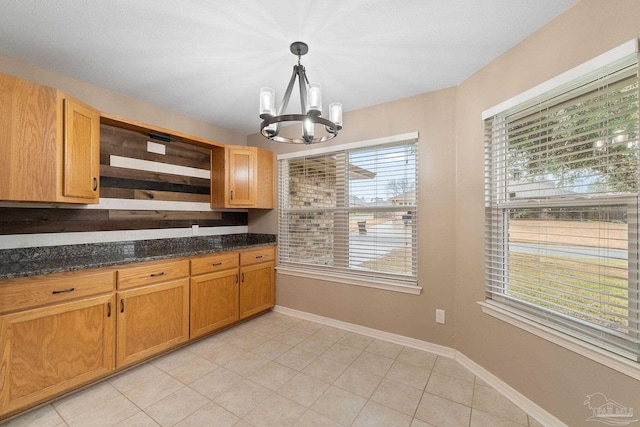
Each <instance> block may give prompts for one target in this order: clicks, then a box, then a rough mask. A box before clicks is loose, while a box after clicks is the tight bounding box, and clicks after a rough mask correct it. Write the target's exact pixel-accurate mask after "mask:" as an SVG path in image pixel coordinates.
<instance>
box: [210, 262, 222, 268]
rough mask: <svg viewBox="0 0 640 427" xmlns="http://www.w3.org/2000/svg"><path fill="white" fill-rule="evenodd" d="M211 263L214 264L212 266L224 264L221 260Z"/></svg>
mask: <svg viewBox="0 0 640 427" xmlns="http://www.w3.org/2000/svg"><path fill="white" fill-rule="evenodd" d="M211 265H212V266H214V267H217V266H219V265H222V263H221V262H214V263H213V264H211Z"/></svg>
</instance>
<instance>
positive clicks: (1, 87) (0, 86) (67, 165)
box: [0, 74, 100, 203]
mask: <svg viewBox="0 0 640 427" xmlns="http://www.w3.org/2000/svg"><path fill="white" fill-rule="evenodd" d="M99 121H100V114H99V112H98V111H96V110H94V109H93V108H91V107H89V106H88V105H85V104H83V103H81V102H80V101H78V100H76V99H73V98H72V97H70V96H68V95H66V94H64V93H63V92H61V91H59V90H57V89H54V88H51V87H48V86H44V85H40V84H37V83H33V82H28V81H26V80H22V79H19V78H17V77H13V76H9V75H6V74H0V200H3V201H21V202H63V203H98V201H99V176H100V128H99V126H100V123H99Z"/></svg>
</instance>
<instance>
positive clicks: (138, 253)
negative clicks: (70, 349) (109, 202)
mask: <svg viewBox="0 0 640 427" xmlns="http://www.w3.org/2000/svg"><path fill="white" fill-rule="evenodd" d="M275 244H276V236H275V235H274V234H228V235H222V236H194V237H180V238H172V239H153V240H134V241H127V242H109V243H89V244H81V245H64V246H47V247H36V248H19V249H3V250H0V280H4V279H15V278H18V277H30V276H37V275H41V274H50V273H61V272H64V271H74V270H85V269H89V268H98V267H109V266H113V265H121V264H129V263H134V262H143V261H153V260H160V259H169V258H178V257H184V256H193V255H202V254H210V253H215V252H225V251H231V250H236V249H247V248H252V247H257V246H271V245H275Z"/></svg>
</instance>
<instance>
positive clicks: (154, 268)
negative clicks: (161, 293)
mask: <svg viewBox="0 0 640 427" xmlns="http://www.w3.org/2000/svg"><path fill="white" fill-rule="evenodd" d="M188 276H189V260H188V259H181V260H177V261H173V260H166V261H165V260H162V261H152V262H145V263H140V264H134V265H133V266H131V267H125V268H122V269H120V270H118V289H129V288H134V287H136V286H142V285H150V284H152V283H159V282H164V281H166V280H172V279H179V278H181V277H188Z"/></svg>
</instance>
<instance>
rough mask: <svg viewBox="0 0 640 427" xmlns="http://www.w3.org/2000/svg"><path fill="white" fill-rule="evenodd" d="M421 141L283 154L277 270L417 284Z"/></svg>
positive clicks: (388, 141)
mask: <svg viewBox="0 0 640 427" xmlns="http://www.w3.org/2000/svg"><path fill="white" fill-rule="evenodd" d="M416 142H417V134H409V136H407V135H400V136H398V137H392V138H385V139H384V140H382V141H369V142H362V143H352V144H346V145H344V146H341V147H340V149H339V150H337V151H335V150H336V148H335V147H332V148H329V147H327V148H320V149H312V150H307V151H305V152H297V153H291V154H288V155H281V156H278V160H279V161H278V164H279V182H280V184H279V197H280V212H279V215H280V216H279V237H278V249H279V269H289V270H298V271H306V272H322V273H323V277H327V276H332V275H333V276H337V277H340V278H354V279H359V280H363V281H365V282H378V283H385V284H387V285H391V286H394V285H395V286H399V287H402V286H411V287H413V288H417V287H416V284H417V268H418V238H417V236H418V234H417V230H418V215H417V210H418V199H417V194H418V189H417V183H418V179H417V163H418V154H417V143H416Z"/></svg>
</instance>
